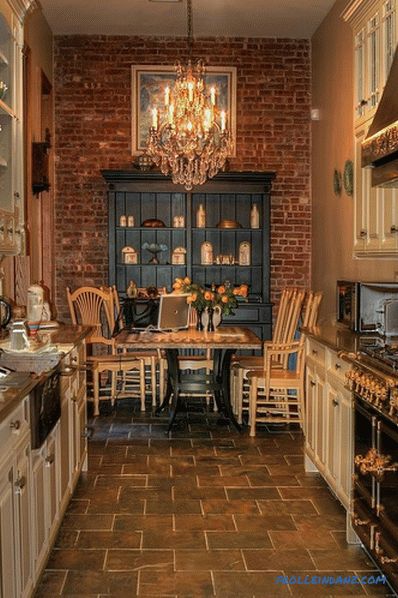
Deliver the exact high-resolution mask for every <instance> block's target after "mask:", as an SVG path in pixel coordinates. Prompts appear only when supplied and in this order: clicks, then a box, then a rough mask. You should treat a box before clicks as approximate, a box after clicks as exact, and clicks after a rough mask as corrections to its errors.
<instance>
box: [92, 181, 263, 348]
mask: <svg viewBox="0 0 398 598" xmlns="http://www.w3.org/2000/svg"><path fill="white" fill-rule="evenodd" d="M102 174H103V176H104V178H105V180H106V182H107V183H108V199H109V284H115V285H116V286H117V288H118V291H119V293H121V294H122V295H123V294H124V293H125V291H126V288H127V287H128V284H129V281H130V280H132V279H133V280H134V281H135V282H136V284H137V286H138V287H148V286H156V287H166V288H167V289H168V290H171V289H172V285H173V282H174V279H175V278H176V277H184V276H188V277H189V278H191V280H192V281H193V282H194V283H196V284H199V285H202V286H204V287H206V288H209V287H210V286H211V284H212V283H215V284H216V285H217V286H218V285H220V284H222V283H223V282H224V280H225V279H228V280H229V281H230V283H231V285H236V286H238V285H241V284H247V285H248V286H249V295H252V296H253V297H255V299H254V301H251V302H250V301H249V302H247V303H246V302H242V303H239V309H238V310H236V315H235V316H233V317H231V319H230V321H231V322H235V323H236V324H238V325H239V324H240V325H247V326H249V327H251V328H252V330H253V331H254V332H256V333H257V334H259V335H260V336H261V337H262V338H263V339H267V338H270V336H271V332H272V330H271V327H272V306H271V304H270V288H269V284H270V247H269V243H270V191H271V185H272V181H273V179H274V178H275V174H274V173H270V172H263V173H261V172H256V173H250V172H239V173H220V174H219V175H217V176H216V177H214V178H213V179H211V180H210V181H207V182H206V183H205V184H204V185H200V186H198V187H195V188H194V189H193V190H192V191H190V192H187V191H186V190H185V189H184V188H183V187H182V186H178V185H174V184H173V183H172V181H171V180H170V179H169V178H167V177H164V176H163V175H161V174H160V173H158V172H156V171H151V172H149V173H144V172H141V171H135V170H126V171H117V170H115V171H103V172H102ZM200 204H202V205H203V206H204V208H205V212H206V222H208V223H210V224H212V226H207V227H204V228H202V227H197V226H196V222H197V221H196V214H197V211H198V208H199V205H200ZM253 204H257V206H258V210H259V218H260V228H251V226H250V212H251V208H252V206H253ZM123 215H128V216H133V217H134V221H135V222H136V223H137V224H140V223H142V222H144V221H145V220H147V219H149V218H156V219H158V220H161V221H163V222H164V223H166V224H170V223H172V222H173V218H174V217H175V216H177V215H178V216H179V215H182V216H184V219H185V220H184V223H185V226H184V227H174V226H165V227H159V228H152V227H146V226H119V222H120V217H121V216H123ZM222 220H232V221H235V222H238V223H240V224H241V226H240V227H236V228H219V227H217V226H216V224H217V223H218V222H220V221H222ZM145 241H147V242H149V243H150V242H154V243H164V244H165V245H167V247H168V251H167V253H164V254H163V259H164V260H166V259H167V260H170V261H171V256H172V252H173V251H174V250H175V249H176V247H181V246H182V247H184V248H185V249H186V255H185V259H186V264H183V265H177V264H171V263H160V264H149V263H148V261H149V259H150V257H151V255H150V253H149V252H147V251H146V250H143V249H142V245H143V243H144V242H145ZM203 242H209V243H211V244H212V248H213V258H214V257H216V256H218V255H232V256H234V257H235V258H236V259H238V257H239V245H240V243H242V242H248V243H250V252H251V262H252V265H250V266H241V265H240V264H239V263H237V264H209V265H204V264H201V263H200V260H201V245H202V243H203ZM126 245H131V246H132V247H133V248H134V249H135V250H136V251H137V252H138V259H139V260H140V263H138V264H125V263H123V262H122V261H121V260H122V249H123V248H124V247H125V246H126ZM161 257H162V256H161Z"/></svg>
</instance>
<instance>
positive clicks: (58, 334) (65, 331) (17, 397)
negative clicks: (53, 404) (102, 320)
mask: <svg viewBox="0 0 398 598" xmlns="http://www.w3.org/2000/svg"><path fill="white" fill-rule="evenodd" d="M90 330H91V328H90V327H89V326H71V325H63V324H61V325H60V326H59V328H56V329H54V330H42V331H39V333H38V334H39V335H40V336H43V335H44V334H46V335H49V336H50V342H51V343H52V344H54V345H57V347H58V350H59V352H60V353H69V351H71V350H72V349H73V347H74V346H75V345H77V344H78V343H79V342H80V341H81V340H83V339H84V338H85V337H86V336H87V335H88V334H89V333H90ZM7 355H8V356H9V355H10V354H7ZM17 355H18V354H17ZM31 355H32V357H34V353H32V354H31ZM21 358H22V356H21V355H18V360H19V362H20V361H21ZM29 358H31V356H29ZM22 359H23V358H22ZM4 365H5V366H6V367H7V366H8V367H9V368H11V369H14V368H12V364H11V363H4ZM15 369H17V368H15ZM18 371H23V369H22V368H21V367H20V366H18ZM45 375H46V374H45V373H43V374H40V375H35V374H31V375H30V377H29V379H28V380H27V382H26V383H25V384H23V385H22V386H19V387H9V388H5V387H4V386H2V383H1V378H0V424H1V422H2V421H4V419H5V418H6V417H7V416H8V415H9V414H10V413H12V411H13V410H14V409H15V408H16V407H17V405H18V403H19V402H20V401H22V399H24V398H25V397H26V395H28V394H29V393H30V392H31V390H32V389H33V388H34V387H35V386H36V384H38V383H39V382H40V381H41V380H43V377H45ZM2 389H3V390H2Z"/></svg>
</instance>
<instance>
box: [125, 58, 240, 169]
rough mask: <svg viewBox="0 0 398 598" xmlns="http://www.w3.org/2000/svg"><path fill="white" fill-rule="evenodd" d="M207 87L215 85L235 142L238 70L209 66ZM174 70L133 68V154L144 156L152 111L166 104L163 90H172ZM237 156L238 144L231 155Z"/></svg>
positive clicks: (158, 67)
mask: <svg viewBox="0 0 398 598" xmlns="http://www.w3.org/2000/svg"><path fill="white" fill-rule="evenodd" d="M204 78H205V83H206V85H215V87H216V89H217V106H218V108H219V109H220V110H225V111H226V113H227V125H228V128H229V130H230V131H231V134H232V138H233V139H234V140H235V139H236V67H233V66H208V67H206V68H205V77H204ZM175 79H176V72H175V68H174V67H172V66H168V65H167V66H163V65H148V64H138V65H132V67H131V82H132V88H131V94H132V95H131V124H132V127H131V128H132V131H131V133H132V137H131V154H132V155H133V156H139V155H142V154H143V153H144V152H145V147H146V142H147V138H148V135H149V127H150V125H151V109H152V108H153V107H154V106H157V105H162V104H163V97H164V90H165V88H166V86H167V85H169V86H170V87H173V84H174V81H175ZM235 155H236V147H235V143H234V146H233V150H232V152H231V156H229V157H234V156H235Z"/></svg>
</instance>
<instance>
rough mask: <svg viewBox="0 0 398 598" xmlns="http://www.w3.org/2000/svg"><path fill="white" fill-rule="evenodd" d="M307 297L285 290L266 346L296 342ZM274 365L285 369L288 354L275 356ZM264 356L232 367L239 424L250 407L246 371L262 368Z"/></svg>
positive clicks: (300, 291)
mask: <svg viewBox="0 0 398 598" xmlns="http://www.w3.org/2000/svg"><path fill="white" fill-rule="evenodd" d="M304 297H305V290H303V289H294V288H286V289H284V290H283V291H282V294H281V299H280V303H279V309H278V316H277V320H276V323H275V328H274V334H273V337H272V341H266V342H265V343H264V351H265V347H272V346H273V345H274V344H277V343H289V342H291V341H293V339H294V335H295V333H296V330H297V327H298V323H299V319H300V314H301V309H302V305H303V301H304ZM273 358H274V362H275V363H274V366H275V367H278V366H279V367H283V366H285V365H286V360H287V359H288V357H287V356H286V355H285V354H281V353H277V354H275V355H274V357H273ZM263 365H264V357H263V356H238V357H237V360H236V361H235V363H234V365H233V368H232V380H231V388H232V405H233V409H234V413H235V415H236V416H237V420H238V422H239V423H240V424H241V423H242V414H243V409H244V408H246V409H247V408H248V400H249V388H248V379H247V372H249V371H250V370H252V369H260V370H261V369H263Z"/></svg>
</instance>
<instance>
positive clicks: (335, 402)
mask: <svg viewBox="0 0 398 598" xmlns="http://www.w3.org/2000/svg"><path fill="white" fill-rule="evenodd" d="M332 403H333V407H338V406H339V405H340V401H337V400H336V399H333V400H332Z"/></svg>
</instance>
